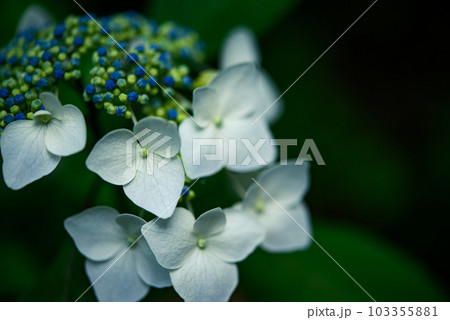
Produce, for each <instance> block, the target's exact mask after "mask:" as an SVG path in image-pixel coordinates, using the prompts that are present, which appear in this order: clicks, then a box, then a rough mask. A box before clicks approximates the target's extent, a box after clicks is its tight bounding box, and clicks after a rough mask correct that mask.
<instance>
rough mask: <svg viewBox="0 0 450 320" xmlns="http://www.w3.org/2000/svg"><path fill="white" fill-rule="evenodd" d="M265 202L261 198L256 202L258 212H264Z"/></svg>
mask: <svg viewBox="0 0 450 320" xmlns="http://www.w3.org/2000/svg"><path fill="white" fill-rule="evenodd" d="M264 207H265V204H264V202H263V201H261V200H259V201H256V203H255V210H256V212H257V213H262V212H263V211H264Z"/></svg>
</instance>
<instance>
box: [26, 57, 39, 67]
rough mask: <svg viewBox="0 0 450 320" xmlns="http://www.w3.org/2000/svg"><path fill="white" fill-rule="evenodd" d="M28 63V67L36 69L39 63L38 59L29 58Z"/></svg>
mask: <svg viewBox="0 0 450 320" xmlns="http://www.w3.org/2000/svg"><path fill="white" fill-rule="evenodd" d="M28 63H29V64H30V65H32V66H33V67H36V66H37V65H38V63H39V58H38V57H31V58H30V59H29V60H28Z"/></svg>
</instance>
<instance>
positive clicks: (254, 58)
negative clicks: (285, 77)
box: [219, 27, 284, 123]
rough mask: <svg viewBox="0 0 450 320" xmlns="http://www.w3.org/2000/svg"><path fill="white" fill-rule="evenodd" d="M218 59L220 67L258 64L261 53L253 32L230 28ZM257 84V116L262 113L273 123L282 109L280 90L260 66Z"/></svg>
mask: <svg viewBox="0 0 450 320" xmlns="http://www.w3.org/2000/svg"><path fill="white" fill-rule="evenodd" d="M219 60H220V68H221V69H226V68H229V67H231V66H234V65H237V64H240V63H246V62H253V63H256V64H257V65H260V64H261V54H260V52H259V48H258V42H257V41H256V37H255V35H254V34H253V32H252V31H251V30H250V29H248V28H246V27H236V28H234V29H233V30H231V31H230V33H229V34H228V35H227V37H226V38H225V41H224V44H223V46H222V50H221V53H220V59H219ZM258 85H259V86H260V88H261V96H260V99H261V104H259V107H260V109H259V114H258V116H260V115H261V114H263V113H264V114H263V117H264V118H265V119H266V120H267V121H268V122H269V123H274V122H275V121H277V120H278V119H279V118H280V116H281V114H282V112H283V109H284V106H283V101H282V99H279V100H278V101H277V99H278V98H279V97H280V91H279V90H278V88H277V86H276V85H275V83H274V82H273V80H272V78H271V77H270V76H269V74H268V73H267V72H266V71H265V70H264V69H261V68H260V69H259V78H258ZM275 101H276V102H275ZM272 104H273V105H272ZM269 107H270V108H269Z"/></svg>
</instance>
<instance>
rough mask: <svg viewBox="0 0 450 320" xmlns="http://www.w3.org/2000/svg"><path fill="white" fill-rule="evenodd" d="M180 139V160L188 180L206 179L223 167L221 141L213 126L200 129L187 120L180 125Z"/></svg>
mask: <svg viewBox="0 0 450 320" xmlns="http://www.w3.org/2000/svg"><path fill="white" fill-rule="evenodd" d="M180 137H181V151H180V153H181V159H182V160H183V166H184V170H185V171H186V175H187V176H188V177H189V178H190V179H197V178H200V177H208V176H210V175H213V174H215V173H217V172H219V171H220V170H221V169H222V168H223V167H224V166H225V163H226V160H227V159H226V156H225V155H224V146H223V139H220V138H219V136H218V134H217V130H216V128H215V127H214V126H208V127H206V128H205V129H202V128H200V127H199V126H197V124H196V123H195V122H194V121H193V120H192V119H190V118H188V119H186V120H184V121H183V122H182V123H181V124H180ZM221 143H222V144H221ZM220 152H222V156H220ZM216 155H217V156H216ZM211 157H212V158H211ZM216 159H217V160H216Z"/></svg>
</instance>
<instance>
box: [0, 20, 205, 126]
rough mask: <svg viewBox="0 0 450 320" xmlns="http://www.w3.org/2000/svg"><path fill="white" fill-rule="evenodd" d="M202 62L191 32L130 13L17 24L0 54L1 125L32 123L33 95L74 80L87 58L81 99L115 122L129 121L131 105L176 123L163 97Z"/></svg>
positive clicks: (36, 103)
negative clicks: (121, 118) (113, 117)
mask: <svg viewBox="0 0 450 320" xmlns="http://www.w3.org/2000/svg"><path fill="white" fill-rule="evenodd" d="M25 18H26V19H28V20H30V19H31V20H32V19H33V17H29V16H27V17H24V19H25ZM99 24H100V25H99ZM24 28H25V29H24ZM111 37H112V38H113V39H114V40H112V38H111ZM116 41H117V42H116ZM124 50H129V52H130V55H128V54H127V53H126V52H125V51H124ZM89 56H92V58H91V59H89ZM84 57H88V59H87V61H86V59H85V58H84ZM202 59H203V43H202V42H201V41H200V40H199V38H198V36H197V34H196V33H194V32H193V31H191V30H189V29H187V28H184V27H181V26H179V25H177V24H174V23H171V22H169V23H165V24H162V25H157V24H156V23H155V22H154V21H152V20H150V19H147V18H144V17H142V16H140V15H138V14H137V13H134V12H127V13H122V14H116V15H112V16H108V17H101V18H98V24H97V21H94V20H93V19H91V17H89V16H88V15H86V16H69V17H67V18H66V19H65V20H64V21H63V22H61V23H58V24H55V23H50V22H48V23H45V24H44V26H40V27H36V26H35V25H29V24H26V25H24V24H23V23H22V24H21V26H20V29H19V30H18V33H17V35H16V36H15V37H14V39H12V40H11V41H10V42H9V43H8V44H7V45H6V46H5V47H4V48H2V49H0V80H1V82H0V121H1V122H0V127H1V128H4V127H5V126H6V125H8V124H9V123H11V122H13V121H15V120H22V119H29V120H31V119H32V118H33V114H34V113H35V112H36V111H38V110H40V109H41V108H42V103H41V101H40V99H39V94H40V93H41V92H44V91H55V90H56V88H57V87H58V83H59V82H60V81H78V80H80V79H81V77H82V70H86V67H88V68H89V65H91V61H89V60H92V63H93V64H94V67H92V68H91V69H90V71H89V84H87V85H86V87H85V91H84V97H85V99H86V100H89V101H93V102H94V103H95V105H96V106H98V107H99V108H102V107H103V108H105V109H106V110H107V112H108V113H109V114H115V115H117V116H125V117H127V118H130V117H131V112H130V107H131V105H134V104H137V105H140V106H142V109H143V112H144V113H145V114H158V116H164V117H166V118H169V119H172V120H175V119H177V118H178V119H179V120H182V115H180V113H179V112H178V110H177V106H176V105H175V106H173V104H172V103H171V102H173V101H172V100H171V99H170V97H169V95H171V94H174V92H173V90H172V88H180V89H190V88H191V87H192V83H193V79H192V77H191V75H190V66H193V65H196V64H198V63H199V62H201V61H202ZM82 64H83V65H82ZM146 70H148V71H146ZM159 82H161V83H162V84H163V85H164V89H163V88H159V87H157V83H159ZM78 83H80V82H78ZM168 101H170V102H168Z"/></svg>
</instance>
